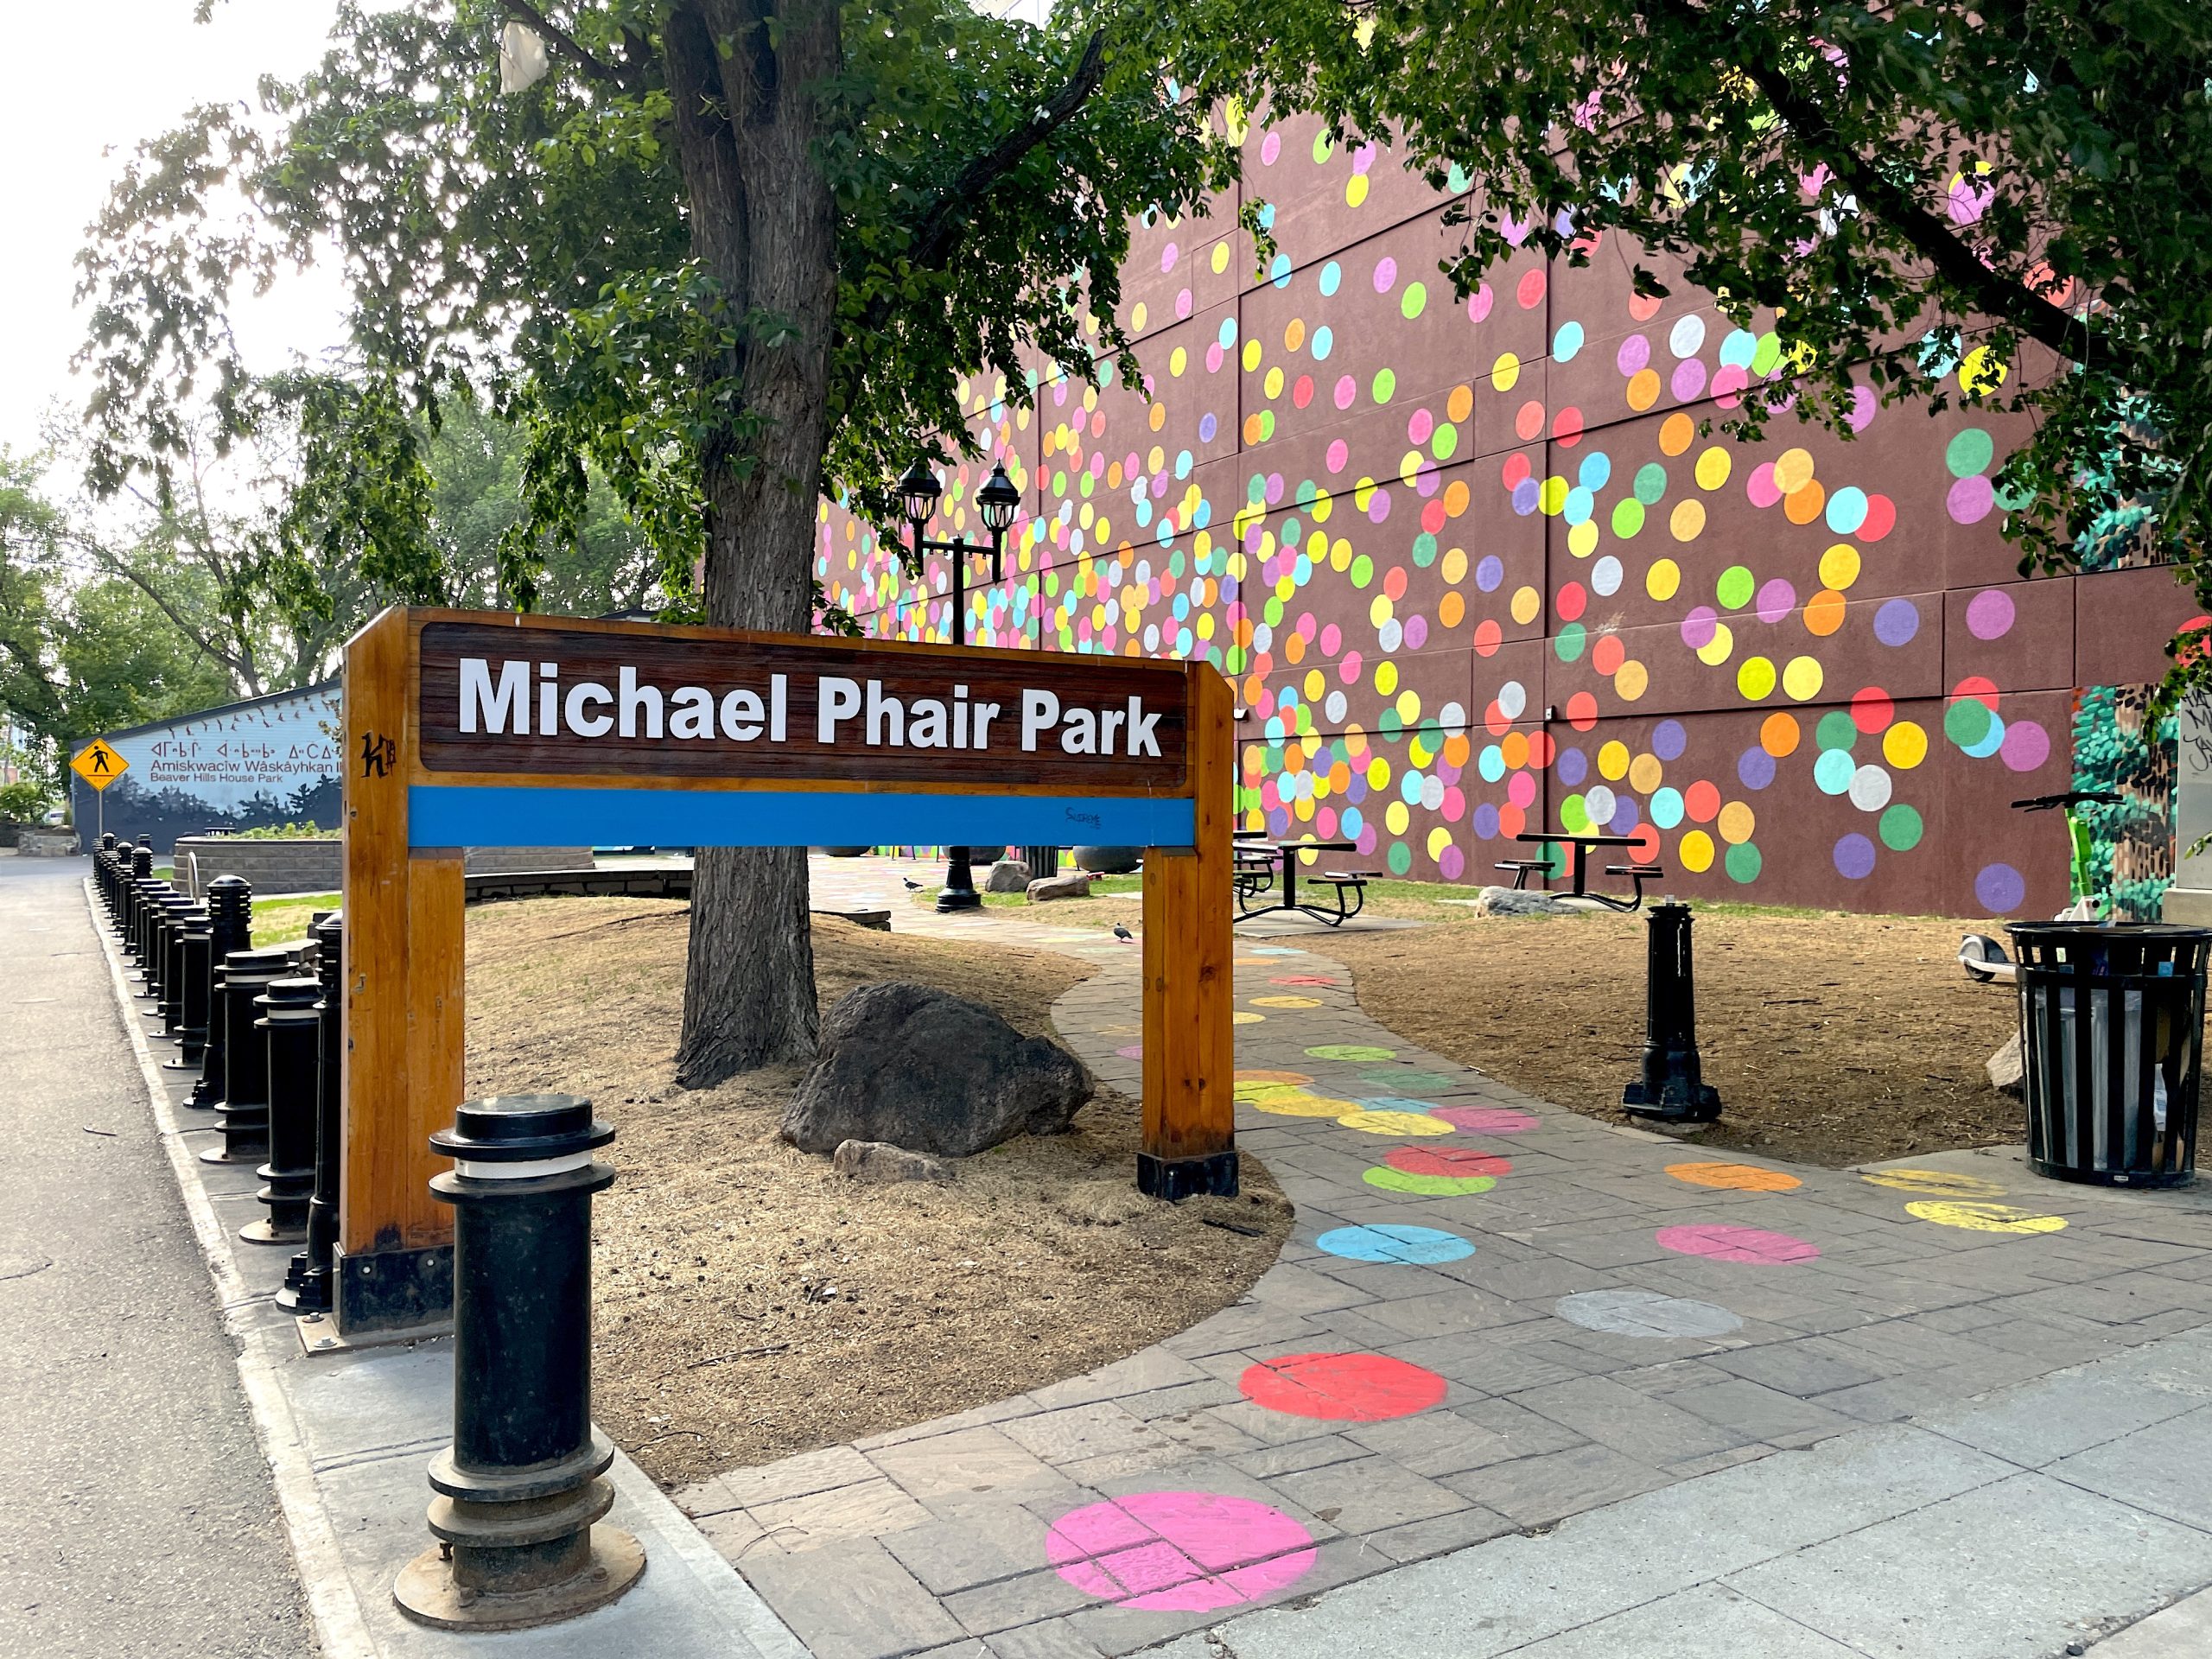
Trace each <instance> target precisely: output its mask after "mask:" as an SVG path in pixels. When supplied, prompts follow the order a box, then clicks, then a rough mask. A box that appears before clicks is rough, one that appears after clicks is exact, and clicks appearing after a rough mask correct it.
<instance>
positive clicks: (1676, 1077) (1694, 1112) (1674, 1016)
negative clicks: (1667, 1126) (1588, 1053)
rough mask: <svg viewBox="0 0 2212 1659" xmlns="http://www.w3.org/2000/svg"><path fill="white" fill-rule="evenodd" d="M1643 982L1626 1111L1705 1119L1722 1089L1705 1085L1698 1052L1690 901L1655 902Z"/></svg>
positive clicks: (1714, 1112)
mask: <svg viewBox="0 0 2212 1659" xmlns="http://www.w3.org/2000/svg"><path fill="white" fill-rule="evenodd" d="M1650 925H1651V936H1650V957H1649V968H1648V970H1647V971H1648V974H1649V978H1648V981H1647V983H1646V986H1645V993H1644V995H1645V1001H1644V1007H1645V1015H1644V1019H1645V1031H1644V1039H1643V1080H1642V1081H1641V1082H1638V1083H1631V1084H1629V1086H1628V1087H1627V1088H1626V1089H1625V1090H1623V1091H1622V1094H1621V1107H1622V1109H1623V1110H1624V1111H1626V1112H1627V1113H1628V1114H1629V1115H1630V1116H1633V1117H1648V1118H1655V1119H1658V1120H1660V1121H1662V1122H1671V1123H1708V1122H1712V1121H1713V1119H1714V1118H1716V1117H1718V1116H1720V1095H1719V1090H1714V1089H1711V1088H1708V1087H1707V1085H1706V1082H1705V1071H1704V1066H1703V1065H1702V1063H1701V1062H1700V1060H1699V1058H1698V1053H1697V997H1696V988H1695V985H1694V982H1693V975H1692V971H1691V965H1690V907H1689V906H1688V905H1677V904H1673V903H1669V904H1663V905H1654V906H1651V916H1650Z"/></svg>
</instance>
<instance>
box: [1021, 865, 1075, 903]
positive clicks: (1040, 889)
mask: <svg viewBox="0 0 2212 1659" xmlns="http://www.w3.org/2000/svg"><path fill="white" fill-rule="evenodd" d="M1089 892H1090V875H1089V874H1088V873H1087V872H1085V871H1083V870H1070V871H1069V872H1068V873H1067V874H1065V875H1040V876H1039V877H1038V878H1037V880H1034V881H1032V882H1031V883H1030V884H1029V902H1030V903H1031V904H1033V905H1041V904H1043V903H1044V902H1045V901H1046V899H1080V898H1082V897H1083V896H1084V894H1085V893H1089Z"/></svg>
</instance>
